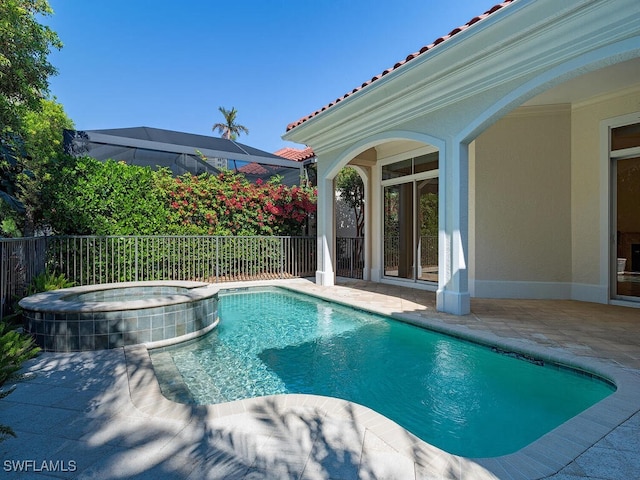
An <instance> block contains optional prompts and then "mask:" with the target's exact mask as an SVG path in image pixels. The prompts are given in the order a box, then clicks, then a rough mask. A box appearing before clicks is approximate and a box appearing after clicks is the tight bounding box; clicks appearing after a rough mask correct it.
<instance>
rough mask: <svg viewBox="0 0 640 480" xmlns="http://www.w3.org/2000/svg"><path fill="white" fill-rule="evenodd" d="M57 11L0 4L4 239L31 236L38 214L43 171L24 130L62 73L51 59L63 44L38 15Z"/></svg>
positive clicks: (21, 1)
mask: <svg viewBox="0 0 640 480" xmlns="http://www.w3.org/2000/svg"><path fill="white" fill-rule="evenodd" d="M52 13H53V12H52V10H51V7H50V6H49V3H48V1H47V0H0V235H2V236H21V235H22V234H23V233H27V234H30V233H31V232H32V231H33V228H34V220H35V217H36V216H37V215H38V214H37V211H38V209H39V205H38V201H37V197H38V194H37V191H38V186H37V185H38V184H37V181H36V178H37V173H38V171H39V169H37V168H35V167H36V165H35V163H34V162H38V161H39V156H38V155H36V154H34V153H36V152H33V153H32V152H29V151H28V148H27V147H26V145H25V131H24V128H25V126H28V125H25V123H24V122H25V119H26V118H27V117H28V116H29V115H31V114H33V113H34V112H39V111H40V110H41V109H42V107H43V105H44V104H45V103H44V99H45V98H46V96H47V94H48V91H49V77H50V76H51V75H54V74H55V73H56V69H55V68H54V67H53V65H52V64H51V63H50V62H49V60H48V58H47V57H48V55H49V53H50V51H51V49H52V48H57V49H59V48H61V47H62V43H61V42H60V40H59V38H58V36H57V35H56V33H55V32H53V31H52V30H51V29H50V28H49V27H47V26H44V25H42V24H40V23H39V22H38V21H37V18H38V17H42V16H47V15H50V14H52ZM27 123H28V122H27ZM38 133H42V131H40V132H38ZM48 139H49V137H47V138H44V137H43V138H42V139H40V140H39V141H40V142H41V143H42V144H44V143H46V142H47V140H48ZM31 160H33V162H32V161H31ZM34 202H35V203H34ZM25 226H26V228H25ZM25 230H26V232H25Z"/></svg>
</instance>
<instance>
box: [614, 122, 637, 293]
mask: <svg viewBox="0 0 640 480" xmlns="http://www.w3.org/2000/svg"><path fill="white" fill-rule="evenodd" d="M611 168H612V173H613V175H612V178H613V189H614V192H613V195H612V204H613V205H614V208H613V210H614V211H613V215H612V218H613V225H612V230H613V232H615V238H616V240H617V241H616V248H615V280H614V282H613V285H612V296H613V298H620V299H627V300H635V301H638V300H640V201H639V199H640V124H639V123H636V124H632V125H625V126H622V127H617V128H613V129H612V130H611Z"/></svg>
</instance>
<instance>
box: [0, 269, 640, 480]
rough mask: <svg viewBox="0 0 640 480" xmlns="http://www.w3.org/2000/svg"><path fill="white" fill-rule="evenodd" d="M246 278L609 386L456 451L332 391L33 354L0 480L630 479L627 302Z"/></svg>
mask: <svg viewBox="0 0 640 480" xmlns="http://www.w3.org/2000/svg"><path fill="white" fill-rule="evenodd" d="M257 283H258V284H260V285H264V284H265V283H270V284H277V285H283V286H287V287H288V288H292V289H295V290H299V291H303V292H306V293H309V294H312V295H317V296H321V297H325V298H329V299H331V300H334V301H339V302H341V303H346V304H349V305H353V306H356V307H361V308H366V309H369V310H374V311H377V312H380V313H387V314H392V315H394V316H402V317H403V318H404V319H405V320H407V321H411V322H415V323H424V324H426V325H428V326H431V327H432V328H436V329H439V330H444V331H448V332H450V333H454V334H456V335H459V336H462V337H473V338H477V339H479V340H480V341H484V342H489V343H492V344H498V345H501V346H505V347H513V348H514V349H517V350H523V351H525V352H527V353H532V354H535V355H537V356H540V357H542V358H547V359H555V360H559V361H561V362H563V363H567V364H570V365H576V366H579V367H581V368H583V369H586V370H588V371H591V372H594V373H599V374H602V375H604V376H606V377H608V378H610V379H612V380H614V381H615V383H616V384H617V387H618V389H617V391H616V392H615V393H614V394H613V395H611V396H610V397H608V398H607V399H605V400H604V401H602V402H600V403H598V404H597V405H595V406H594V407H592V408H590V409H588V410H587V411H586V412H584V413H582V414H581V415H579V416H577V417H575V418H574V419H572V420H570V421H569V422H566V423H565V424H563V425H561V426H560V427H558V428H557V429H555V430H554V431H552V432H550V433H549V434H547V435H545V436H544V437H543V438H542V439H540V440H538V441H536V442H534V443H533V444H531V445H530V446H528V447H525V448H524V449H522V450H520V451H519V452H516V453H515V454H512V455H507V456H504V457H497V458H492V459H467V458H461V457H457V456H454V455H450V454H447V453H446V452H443V451H441V450H439V449H437V448H435V447H433V446H431V445H428V444H426V443H425V442H422V441H420V440H419V439H417V438H416V437H414V436H413V435H411V434H409V433H408V432H406V431H405V430H403V429H402V428H400V427H399V426H397V425H396V424H395V423H393V422H391V421H389V420H387V419H385V418H384V417H382V416H380V415H378V414H376V413H375V412H373V411H371V410H369V409H367V408H365V407H362V406H359V405H355V404H352V403H349V402H345V401H341V400H337V399H331V398H324V397H316V396H307V395H284V396H276V397H267V398H261V399H251V400H247V401H241V402H232V403H228V404H222V405H211V406H187V405H180V404H176V403H173V402H170V401H169V400H167V399H165V398H164V397H162V395H161V393H160V390H159V386H158V383H157V381H156V379H155V374H154V372H153V367H152V365H151V361H150V359H149V355H148V353H147V350H146V348H145V347H144V346H131V347H125V348H119V349H114V350H103V351H96V352H80V353H46V354H41V355H40V356H39V357H38V358H36V359H33V360H31V361H29V362H28V363H27V364H26V365H25V368H24V372H25V373H26V378H25V379H24V380H22V381H20V382H18V383H16V389H15V391H14V392H13V393H11V394H10V395H9V396H8V397H6V398H5V399H3V400H2V401H0V424H6V425H10V426H11V427H12V428H13V429H14V430H15V431H16V433H17V435H18V437H17V438H9V439H7V440H5V441H4V442H2V443H0V457H1V459H2V466H0V468H2V474H3V478H17V479H25V478H92V479H99V478H105V479H106V478H109V479H112V478H141V479H142V478H144V479H146V478H148V479H156V478H190V479H200V478H212V479H244V478H246V479H260V478H264V479H280V478H283V479H334V480H347V479H383V478H385V479H403V480H404V479H414V478H415V479H435V478H437V479H474V480H475V479H478V480H483V479H534V478H550V479H554V480H578V479H610V480H617V479H629V478H640V309H635V308H627V307H617V306H610V305H596V304H589V303H581V302H574V301H534V300H530V301H525V300H485V299H472V314H471V315H467V316H464V317H456V316H451V315H446V314H441V313H438V312H436V311H435V295H434V294H433V293H430V292H425V291H420V290H414V289H408V288H402V287H396V286H392V285H383V284H373V283H369V282H363V281H346V280H345V281H341V282H340V285H338V286H336V287H320V286H317V285H315V284H314V283H312V282H310V281H307V280H301V279H298V280H288V281H274V282H257ZM252 284H254V283H253V282H244V283H238V284H220V285H219V286H220V288H222V289H224V288H232V287H238V286H249V285H252ZM399 401H401V396H399ZM20 469H22V471H20Z"/></svg>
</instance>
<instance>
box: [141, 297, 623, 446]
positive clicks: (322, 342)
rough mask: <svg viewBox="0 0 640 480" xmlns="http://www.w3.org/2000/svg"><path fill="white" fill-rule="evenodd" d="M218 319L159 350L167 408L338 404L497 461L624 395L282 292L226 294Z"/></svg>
mask: <svg viewBox="0 0 640 480" xmlns="http://www.w3.org/2000/svg"><path fill="white" fill-rule="evenodd" d="M219 315H220V319H221V320H220V324H219V326H218V328H217V329H216V330H214V331H213V332H211V333H210V334H208V335H206V336H205V337H202V338H201V339H199V340H197V341H193V342H189V343H187V344H183V345H177V346H173V347H168V348H165V349H161V350H155V351H152V352H151V357H152V360H153V364H154V368H155V370H156V373H157V375H158V379H159V381H160V383H161V386H162V390H163V393H164V394H165V395H166V396H168V397H169V398H171V399H173V400H176V401H182V402H190V403H200V404H208V403H220V402H226V401H232V400H238V399H241V398H249V397H256V396H261V395H271V394H279V393H307V394H317V395H325V396H331V397H338V398H343V399H345V400H349V401H353V402H356V403H359V404H362V405H365V406H367V407H369V408H372V409H374V410H376V411H377V412H379V413H381V414H383V415H385V416H387V417H388V418H390V419H392V420H394V421H395V422H397V423H398V424H400V425H402V426H403V427H404V428H406V429H407V430H409V431H411V432H412V433H414V434H415V435H417V436H418V437H420V438H422V439H423V440H425V441H427V442H429V443H431V444H433V445H436V446H438V447H439V448H442V449H443V450H446V451H448V452H450V453H454V454H458V455H463V456H467V457H491V456H499V455H505V454H508V453H512V452H514V451H516V450H519V449H520V448H522V447H524V446H526V445H527V444H529V443H531V442H532V441H534V440H536V439H537V438H539V437H540V436H542V435H543V434H545V433H546V432H548V431H550V430H551V429H553V428H555V427H556V426H558V425H560V424H561V423H563V422H565V421H566V420H568V419H569V418H571V417H573V416H575V415H577V414H578V413H580V412H581V411H583V410H584V409H586V408H588V407H589V406H591V405H593V404H594V403H596V402H598V401H599V400H601V399H603V398H605V397H606V396H608V395H609V394H611V393H612V392H613V391H614V388H613V387H612V386H611V385H610V384H608V383H607V382H604V381H602V380H600V379H597V378H594V377H592V376H589V375H586V374H583V373H578V372H575V371H572V370H569V369H565V368H562V367H558V366H554V365H549V364H546V365H544V366H542V365H541V363H542V362H539V361H535V360H534V359H530V358H526V357H522V356H520V357H519V358H515V357H516V355H515V354H507V355H505V354H504V353H498V352H496V351H493V350H492V349H491V348H487V347H484V346H480V345H476V344H473V343H470V342H467V341H464V340H459V339H455V338H452V337H450V336H446V335H442V334H439V333H436V332H432V331H429V330H425V329H422V328H419V327H415V326H412V325H409V324H406V323H403V322H399V321H396V320H393V319H390V318H388V317H384V316H378V315H373V314H370V313H365V312H362V311H359V310H356V309H352V308H349V307H344V306H341V305H338V304H334V303H330V302H326V301H323V300H318V299H315V298H312V297H308V296H304V295H300V294H295V293H292V292H288V291H283V290H275V289H272V290H268V291H244V292H221V294H220V298H219ZM176 370H177V372H179V373H178V374H176Z"/></svg>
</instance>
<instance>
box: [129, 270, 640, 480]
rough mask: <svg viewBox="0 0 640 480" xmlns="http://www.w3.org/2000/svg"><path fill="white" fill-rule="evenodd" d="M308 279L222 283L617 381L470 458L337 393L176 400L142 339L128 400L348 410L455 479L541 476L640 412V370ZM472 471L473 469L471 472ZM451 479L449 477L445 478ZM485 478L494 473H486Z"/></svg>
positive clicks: (160, 405)
mask: <svg viewBox="0 0 640 480" xmlns="http://www.w3.org/2000/svg"><path fill="white" fill-rule="evenodd" d="M307 285H308V282H295V281H291V280H287V281H284V282H283V281H260V282H238V283H234V284H233V285H230V284H227V285H225V284H218V285H214V286H212V288H217V290H218V291H219V290H224V289H228V288H244V287H252V286H277V287H282V288H286V289H289V290H292V291H296V292H299V293H304V294H307V295H312V296H315V297H318V298H323V299H325V300H330V301H333V302H336V303H340V304H343V305H347V306H350V307H354V308H358V309H362V310H366V311H369V312H372V313H377V314H383V315H389V316H391V317H393V318H395V319H397V320H401V321H406V322H409V323H412V324H414V325H418V326H423V327H425V328H429V329H432V330H435V331H438V332H442V333H446V334H449V335H453V336H456V337H459V338H463V339H465V340H470V341H473V342H476V343H481V344H485V345H495V346H497V347H499V348H503V349H507V350H510V351H516V352H521V353H525V354H527V355H531V356H533V357H535V358H541V359H543V360H546V361H550V362H554V363H558V364H560V365H564V366H568V367H571V368H577V369H579V370H582V371H585V372H588V373H591V374H594V375H597V376H600V377H603V378H605V379H607V380H609V381H611V382H612V383H614V384H615V386H616V391H615V392H614V393H612V394H611V395H610V396H608V397H606V398H605V399H603V400H601V401H600V402H598V403H597V404H595V405H593V406H592V407H590V408H588V409H587V410H585V411H583V412H582V413H580V414H578V415H577V416H575V417H573V418H571V419H569V420H568V421H566V422H564V423H563V424H561V425H560V426H558V427H556V428H555V429H553V430H551V431H550V432H548V433H547V434H545V435H543V436H542V437H540V438H539V439H538V440H536V441H534V442H532V443H531V444H529V445H528V446H526V447H524V448H522V449H520V450H518V451H517V452H515V453H512V454H508V455H504V456H500V457H491V458H466V457H460V456H457V455H453V454H450V453H448V452H445V451H443V450H441V449H439V448H438V447H436V446H434V445H431V444H429V443H427V442H425V441H423V440H421V439H419V438H418V437H416V436H415V435H413V434H411V433H410V432H408V431H407V430H405V429H404V428H402V427H400V426H399V425H398V424H396V423H395V422H393V421H392V420H390V419H388V418H387V417H385V416H383V415H381V414H379V413H377V412H375V411H373V410H371V409H369V408H367V407H364V406H362V405H359V404H356V403H353V402H348V401H346V400H341V399H337V398H330V397H323V396H316V395H303V394H287V395H275V396H269V397H258V398H252V399H246V400H239V401H234V402H228V403H222V404H216V405H185V404H180V403H176V402H172V401H170V400H168V399H167V398H165V397H164V396H163V395H162V392H161V390H160V385H159V383H158V381H157V379H156V377H155V372H154V369H153V365H152V362H151V358H150V355H149V350H148V347H149V348H151V347H150V346H149V345H144V344H139V345H132V346H127V347H125V348H124V351H125V359H126V368H127V375H128V380H129V391H130V396H131V401H132V402H133V404H134V405H135V406H136V408H138V409H139V410H140V411H142V412H144V413H145V414H148V415H152V416H159V417H163V418H170V419H181V420H185V419H188V418H192V417H193V416H194V415H197V416H201V415H203V414H206V415H207V416H208V417H210V418H220V417H224V416H228V415H236V414H243V413H247V412H250V411H252V410H253V409H255V408H256V407H259V406H261V405H264V404H265V403H266V402H272V403H275V404H277V405H278V406H281V407H283V408H284V407H287V408H291V407H308V408H314V409H316V410H317V411H320V412H322V413H323V414H325V415H328V416H331V415H333V414H336V413H339V412H341V411H344V410H346V409H349V411H350V413H351V415H353V416H354V418H355V419H356V420H357V422H358V424H359V425H360V426H361V427H362V428H364V429H366V430H369V431H371V432H372V433H374V434H376V435H377V436H378V437H379V438H380V439H382V440H383V441H384V442H386V443H387V444H388V445H390V446H393V448H394V449H395V450H397V451H398V452H399V453H401V454H404V455H406V456H407V457H408V458H410V459H411V460H412V461H413V462H415V464H416V465H419V466H420V467H423V468H426V469H428V470H429V471H431V472H433V473H434V474H437V475H441V476H445V475H451V474H453V475H454V476H453V477H450V478H464V477H465V476H467V475H473V478H478V475H480V471H479V470H478V468H479V467H480V468H481V469H484V470H485V471H486V474H491V475H495V476H496V477H498V478H501V479H502V478H505V479H523V480H524V479H533V478H544V477H547V476H550V475H553V474H555V473H557V472H559V471H560V470H561V469H562V468H563V467H565V466H566V465H568V464H569V463H571V462H572V461H573V460H575V459H576V458H577V457H578V456H580V455H581V454H582V453H584V452H585V451H586V450H588V449H589V448H590V447H592V446H593V445H594V444H596V443H597V442H598V441H599V440H601V439H602V438H603V437H604V436H606V435H607V434H609V433H610V432H611V431H612V430H614V429H615V428H616V427H618V426H620V425H621V424H622V423H624V422H625V421H626V420H628V419H629V418H630V417H631V416H633V415H634V414H635V413H637V412H638V411H640V374H639V373H638V372H637V371H636V370H633V369H630V368H625V367H622V366H619V365H616V364H612V363H608V362H605V361H603V360H601V359H597V358H593V357H576V356H575V355H572V354H569V353H567V352H562V351H557V350H552V349H550V348H548V347H543V346H540V345H535V344H532V343H530V342H526V341H521V340H517V339H505V338H502V337H498V336H496V335H495V334H493V333H490V332H486V331H484V332H480V331H476V330H473V331H472V330H470V329H469V328H468V327H465V326H463V325H450V324H445V323H444V322H442V321H439V320H438V319H437V318H425V317H424V316H423V315H422V314H418V313H407V312H381V311H380V308H379V306H378V307H372V306H371V305H368V306H367V305H362V304H361V303H362V302H357V301H353V300H351V301H349V300H347V299H345V298H336V297H335V295H330V294H323V293H319V292H318V291H312V290H313V289H309V288H305V287H306V286H307ZM471 472H473V473H471ZM444 478H449V477H444ZM486 478H492V477H491V476H487V477H486Z"/></svg>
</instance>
